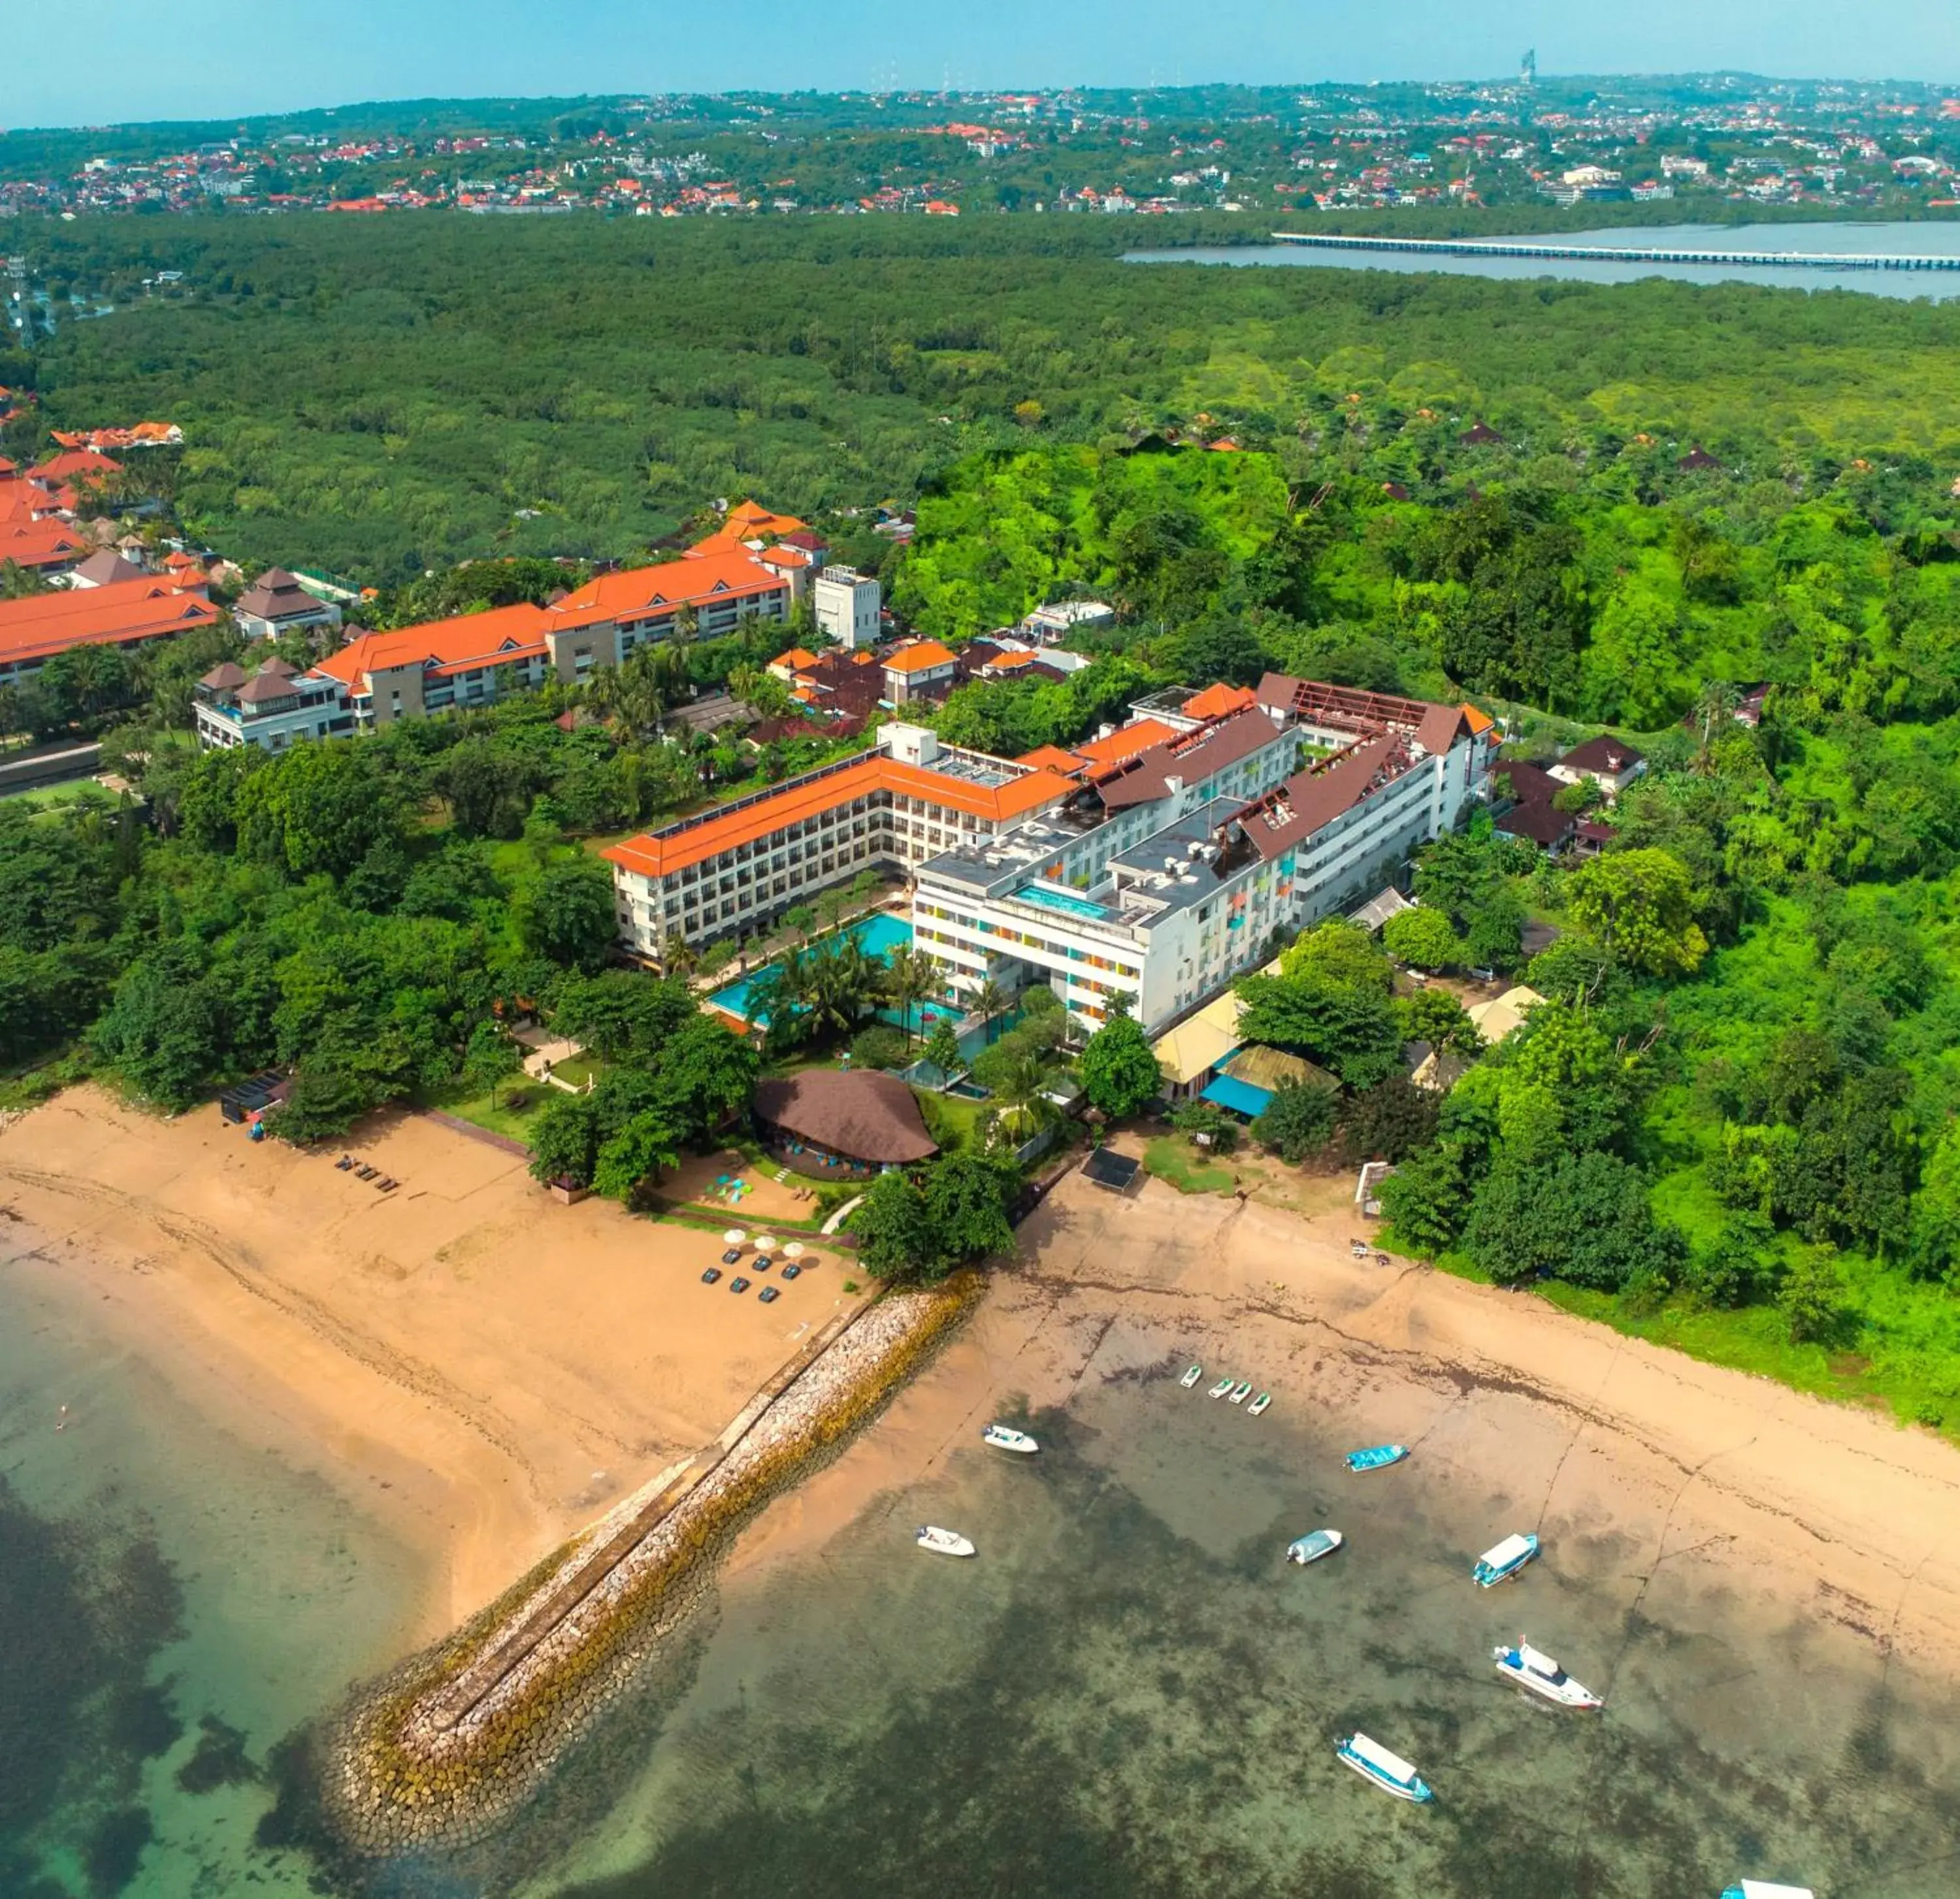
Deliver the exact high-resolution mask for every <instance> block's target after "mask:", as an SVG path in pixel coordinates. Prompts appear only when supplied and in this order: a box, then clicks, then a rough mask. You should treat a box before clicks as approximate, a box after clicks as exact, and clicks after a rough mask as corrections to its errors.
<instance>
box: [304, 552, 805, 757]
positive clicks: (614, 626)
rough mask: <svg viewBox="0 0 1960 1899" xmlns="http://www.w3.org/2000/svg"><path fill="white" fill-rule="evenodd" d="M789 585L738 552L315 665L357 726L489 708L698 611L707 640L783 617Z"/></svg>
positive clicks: (358, 644)
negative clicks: (335, 683)
mask: <svg viewBox="0 0 1960 1899" xmlns="http://www.w3.org/2000/svg"><path fill="white" fill-rule="evenodd" d="M790 602H791V585H790V583H789V581H788V580H787V579H785V578H784V577H783V576H782V575H781V574H778V573H776V572H772V570H771V569H768V568H767V567H765V566H763V565H762V564H761V563H760V562H759V561H758V560H757V559H756V558H755V557H754V556H752V555H750V554H749V553H746V551H743V550H739V549H738V550H736V551H735V552H733V553H725V552H724V553H709V554H705V555H702V556H699V557H698V558H696V557H693V556H689V557H687V558H684V559H679V560H670V561H663V562H661V563H660V565H659V566H654V567H639V568H635V569H632V570H631V571H629V572H625V573H619V574H603V575H600V576H599V578H597V579H595V580H593V581H590V582H588V583H587V585H585V586H584V587H581V588H579V589H578V591H577V592H576V593H572V594H566V595H565V597H563V598H562V599H561V600H557V601H553V602H552V604H550V605H549V606H546V607H535V606H532V605H530V604H519V605H517V606H514V607H494V608H492V610H490V611H489V612H488V613H463V614H460V615H459V616H458V617H457V618H455V619H453V620H431V621H428V622H427V623H425V624H424V625H422V626H403V627H401V628H399V629H397V630H396V631H395V632H387V633H361V634H359V635H358V636H356V637H355V638H354V639H351V640H350V641H349V642H348V644H347V645H345V646H343V647H342V648H341V649H340V650H339V652H337V653H334V654H332V655H329V657H328V658H326V659H323V660H322V661H320V663H319V664H318V665H317V667H316V668H314V670H315V671H317V672H320V673H323V674H327V675H328V676H329V677H332V678H334V679H337V680H339V682H340V683H341V684H342V686H343V687H345V688H346V691H347V695H348V702H349V705H350V707H351V709H352V712H353V715H354V718H355V725H356V726H357V727H358V729H360V730H361V731H367V730H368V729H369V728H371V727H374V726H377V725H390V724H392V723H393V722H394V721H395V720H396V719H398V718H423V717H425V715H428V714H429V713H431V712H449V711H453V710H455V709H458V708H468V707H469V706H487V705H488V704H490V703H492V702H493V701H494V700H495V699H498V698H500V697H501V696H503V695H504V693H510V692H517V691H528V690H532V689H533V688H535V687H539V686H542V685H543V683H545V682H546V680H548V679H555V680H560V681H562V683H565V684H566V685H571V684H574V683H577V682H578V681H579V680H583V679H584V678H585V677H587V675H588V674H590V672H591V671H592V669H593V668H594V667H595V666H616V665H618V664H619V662H620V661H622V660H623V659H624V658H626V657H627V655H628V654H630V653H632V652H634V651H635V649H636V648H639V647H641V646H643V645H648V644H649V643H651V642H654V641H656V640H661V639H670V638H671V637H672V636H673V634H674V633H675V632H676V631H677V630H678V629H679V627H680V626H682V625H683V623H684V622H685V620H686V617H688V616H692V624H693V628H694V630H695V632H697V633H698V635H699V636H701V637H702V639H715V638H718V637H719V636H721V635H722V634H724V633H730V632H733V631H734V630H735V629H737V627H738V626H743V625H744V624H746V623H747V622H748V621H749V620H786V619H788V617H789V610H790Z"/></svg>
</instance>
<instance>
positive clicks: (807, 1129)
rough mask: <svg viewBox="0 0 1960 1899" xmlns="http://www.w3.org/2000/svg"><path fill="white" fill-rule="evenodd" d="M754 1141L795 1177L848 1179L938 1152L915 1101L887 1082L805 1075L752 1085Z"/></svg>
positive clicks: (865, 1073) (851, 1075)
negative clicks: (756, 1135) (758, 1139)
mask: <svg viewBox="0 0 1960 1899" xmlns="http://www.w3.org/2000/svg"><path fill="white" fill-rule="evenodd" d="M755 1116H756V1126H757V1128H758V1129H759V1131H760V1133H761V1134H762V1139H763V1140H764V1141H765V1142H767V1143H768V1145H769V1146H770V1148H771V1149H773V1150H774V1151H775V1152H776V1153H777V1154H778V1155H780V1156H781V1158H782V1159H783V1160H784V1161H787V1162H788V1164H789V1165H790V1166H791V1167H793V1168H795V1169H796V1171H797V1172H798V1173H800V1174H809V1175H810V1176H812V1177H813V1178H815V1179H818V1180H826V1179H828V1180H835V1179H838V1178H839V1177H843V1178H845V1179H849V1178H851V1177H853V1176H863V1175H866V1174H877V1173H879V1172H880V1171H883V1169H884V1168H888V1167H902V1166H905V1165H908V1163H910V1162H912V1161H924V1160H929V1159H931V1157H932V1156H933V1155H935V1154H937V1152H939V1148H938V1145H937V1143H936V1142H934V1140H933V1139H932V1137H931V1135H929V1134H928V1133H927V1132H926V1131H925V1120H924V1117H923V1116H922V1115H921V1114H920V1113H919V1104H918V1097H917V1096H915V1094H913V1093H912V1090H911V1089H910V1088H908V1087H907V1086H906V1085H905V1083H904V1082H902V1081H900V1080H899V1079H898V1077H897V1076H896V1075H880V1074H878V1073H877V1072H875V1071H873V1070H870V1069H843V1070H837V1069H804V1070H803V1072H802V1073H800V1074H798V1075H784V1076H781V1077H780V1078H778V1079H773V1080H770V1081H765V1082H757V1083H756V1101H755Z"/></svg>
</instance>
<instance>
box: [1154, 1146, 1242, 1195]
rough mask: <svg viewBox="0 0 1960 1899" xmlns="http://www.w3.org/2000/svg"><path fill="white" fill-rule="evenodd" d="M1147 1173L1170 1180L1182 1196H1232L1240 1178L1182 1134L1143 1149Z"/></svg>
mask: <svg viewBox="0 0 1960 1899" xmlns="http://www.w3.org/2000/svg"><path fill="white" fill-rule="evenodd" d="M1144 1172H1145V1173H1146V1174H1154V1175H1155V1176H1156V1177H1157V1179H1159V1180H1160V1181H1167V1182H1168V1183H1169V1184H1170V1185H1171V1186H1173V1187H1176V1189H1177V1190H1178V1191H1179V1193H1230V1192H1231V1191H1232V1190H1233V1187H1236V1186H1237V1185H1238V1176H1237V1175H1236V1174H1234V1173H1233V1171H1232V1170H1231V1169H1230V1168H1229V1167H1220V1165H1218V1163H1217V1161H1214V1160H1213V1159H1212V1158H1211V1156H1210V1155H1207V1154H1205V1153H1204V1152H1203V1151H1202V1150H1201V1149H1198V1148H1195V1147H1193V1146H1192V1144H1191V1143H1190V1142H1188V1141H1187V1140H1186V1139H1185V1138H1184V1136H1182V1135H1181V1134H1166V1135H1165V1136H1162V1137H1161V1138H1160V1139H1157V1140H1154V1141H1153V1142H1151V1143H1150V1145H1149V1146H1148V1147H1147V1148H1145V1149H1144Z"/></svg>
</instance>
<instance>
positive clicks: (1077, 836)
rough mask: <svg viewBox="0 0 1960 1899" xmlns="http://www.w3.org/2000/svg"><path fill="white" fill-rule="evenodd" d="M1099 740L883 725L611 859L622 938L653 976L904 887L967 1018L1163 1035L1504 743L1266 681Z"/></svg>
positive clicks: (1399, 845)
mask: <svg viewBox="0 0 1960 1899" xmlns="http://www.w3.org/2000/svg"><path fill="white" fill-rule="evenodd" d="M1133 710H1134V712H1136V713H1137V715H1138V716H1137V717H1136V718H1134V719H1132V720H1131V722H1130V723H1129V724H1128V725H1125V726H1123V727H1121V728H1117V729H1115V730H1114V731H1108V732H1106V733H1104V734H1103V735H1101V736H1100V737H1099V738H1096V739H1095V740H1093V741H1090V743H1088V744H1085V745H1083V746H1080V747H1075V748H1073V749H1072V750H1062V749H1061V748H1060V747H1042V749H1041V750H1039V751H1036V752H1033V753H1030V754H1027V755H1026V757H1023V758H1020V759H1016V760H1004V759H993V758H988V757H984V756H982V755H981V754H974V753H968V752H961V751H958V750H953V749H950V748H945V747H940V745H939V743H938V741H937V739H936V738H934V735H933V734H931V732H929V731H925V730H924V729H923V728H919V727H917V726H909V725H897V726H893V725H887V726H886V728H884V730H883V733H882V734H881V735H880V749H878V750H874V751H871V752H868V753H866V754H863V755H861V757H858V758H855V759H852V760H846V761H845V762H843V763H841V764H838V765H835V766H830V767H829V768H827V769H826V770H825V771H823V772H820V773H810V774H809V775H808V776H806V777H803V778H801V779H793V780H791V781H790V782H788V783H786V784H784V785H778V786H776V787H775V788H774V789H772V790H771V791H768V792H763V793H761V794H759V795H757V796H756V797H754V798H748V799H744V800H742V801H738V802H737V804H735V805H727V806H724V807H722V808H720V809H718V810H716V811H712V812H709V813H705V814H703V815H702V816H701V817H696V818H692V819H687V820H683V822H682V823H680V824H675V825H670V826H669V827H667V828H666V829H664V830H660V831H658V832H655V833H651V834H650V835H647V836H641V837H638V838H635V839H632V840H629V841H628V842H627V843H624V844H622V845H619V846H616V847H615V848H614V849H612V850H610V851H609V852H607V853H606V855H607V856H608V857H609V859H611V860H612V862H613V876H614V883H615V888H616V897H617V899H618V913H619V925H620V934H621V937H622V941H623V942H624V943H625V945H626V946H627V947H628V948H629V949H631V950H632V951H634V952H635V953H636V954H639V955H641V956H645V957H658V956H659V955H660V954H661V952H662V951H663V948H664V947H665V945H667V942H669V941H670V939H671V938H673V936H674V935H686V937H688V938H689V939H691V940H698V939H705V938H711V937H714V936H717V935H726V934H727V933H730V932H733V931H737V930H747V929H753V928H755V927H756V926H759V925H760V924H762V923H764V922H768V921H769V920H771V919H773V918H775V917H776V916H780V915H781V913H782V912H783V911H784V910H786V909H788V907H789V906H791V905H792V904H794V903H799V902H801V901H803V900H804V899H806V898H807V897H809V896H810V894H811V893H812V892H813V891H816V890H819V889H821V888H823V887H824V886H826V885H827V884H833V883H835V882H838V881H841V880H843V879H845V878H850V877H851V876H854V875H856V874H857V873H858V871H861V870H863V869H866V868H887V867H891V868H901V869H902V870H904V871H906V872H907V873H908V875H910V877H911V878H912V926H913V938H914V942H915V945H916V947H917V948H919V949H921V950H923V951H925V952H927V953H928V954H930V955H931V957H932V958H933V959H934V961H935V962H936V963H937V964H938V965H939V966H940V968H941V969H942V970H943V971H944V973H945V977H946V990H945V995H946V996H947V999H953V1000H956V999H959V998H960V997H961V996H969V995H971V994H972V993H973V992H974V990H975V989H978V986H980V985H981V984H982V983H985V982H988V981H992V982H994V983H998V984H999V985H1000V986H1001V987H1002V988H1004V989H1007V990H1008V991H1009V992H1010V993H1013V992H1018V991H1019V990H1021V989H1026V988H1027V987H1029V986H1031V985H1032V984H1033V983H1047V984H1048V985H1049V986H1051V987H1052V988H1053V989H1055V992H1056V993H1058V995H1059V996H1061V999H1062V1001H1063V1002H1064V1004H1065V1005H1066V1006H1067V1007H1068V1008H1069V1009H1070V1010H1071V1012H1074V1014H1075V1015H1077V1016H1079V1017H1080V1018H1082V1019H1083V1021H1084V1022H1085V1024H1087V1025H1088V1026H1090V1027H1093V1025H1095V1024H1096V1023H1099V1021H1102V1020H1103V1017H1104V1015H1105V1014H1106V1009H1107V1005H1108V1002H1109V998H1110V997H1111V996H1112V995H1113V994H1115V993H1122V994H1123V995H1125V996H1127V997H1128V999H1129V1002H1130V1006H1131V1011H1132V1012H1133V1013H1134V1015H1136V1017H1137V1018H1138V1020H1139V1021H1141V1023H1142V1024H1143V1025H1144V1028H1145V1029H1146V1030H1147V1031H1150V1033H1152V1034H1155V1033H1156V1032H1157V1031H1159V1030H1160V1029H1161V1028H1163V1027H1165V1026H1166V1025H1168V1024H1169V1023H1171V1022H1173V1021H1175V1020H1176V1018H1178V1017H1179V1016H1180V1015H1183V1014H1184V1013H1185V1012H1187V1011H1188V1010H1189V1009H1190V1008H1192V1007H1194V1006H1195V1005H1197V1004H1198V1003H1200V1002H1203V1001H1204V1000H1205V999H1206V998H1208V996H1211V995H1212V994H1214V993H1216V992H1217V990H1219V989H1221V988H1223V986H1225V985H1226V984H1227V983H1229V982H1230V981H1232V980H1233V979H1234V978H1235V977H1238V976H1239V975H1241V974H1243V973H1244V972H1245V971H1246V970H1247V969H1249V968H1252V967H1256V966H1257V965H1258V964H1259V963H1260V962H1262V961H1264V960H1265V958H1266V957H1267V955H1268V954H1269V953H1270V951H1269V950H1268V945H1269V943H1270V941H1271V937H1272V935H1273V933H1274V932H1275V931H1276V930H1278V931H1284V932H1287V933H1289V934H1290V933H1291V932H1294V931H1297V930H1298V929H1301V928H1303V926H1306V925H1307V924H1309V923H1311V922H1314V921H1316V919H1319V918H1320V917H1322V916H1326V915H1328V914H1329V913H1332V912H1333V911H1334V910H1337V909H1338V908H1340V907H1341V906H1343V905H1344V903H1348V901H1349V900H1351V899H1352V898H1353V897H1354V896H1355V895H1357V894H1359V893H1362V892H1364V891H1370V890H1372V889H1373V888H1375V887H1379V884H1380V882H1381V881H1382V880H1383V877H1384V876H1385V875H1387V874H1388V873H1389V872H1390V871H1392V870H1393V869H1394V868H1395V867H1396V866H1397V865H1400V864H1401V863H1402V862H1403V861H1404V860H1405V859H1407V857H1408V855H1409V853H1410V852H1411V850H1412V849H1414V847H1415V846H1417V845H1418V844H1419V843H1423V842H1424V841H1425V840H1427V839H1430V838H1432V837H1434V836H1437V835H1439V834H1440V833H1442V832H1443V831H1445V830H1449V828H1450V827H1452V826H1453V825H1454V824H1456V821H1457V819H1458V818H1459V816H1460V815H1461V814H1462V811H1463V808H1464V807H1465V805H1466V804H1467V803H1468V802H1469V801H1471V800H1472V799H1473V798H1475V797H1477V796H1478V795H1480V794H1481V792H1483V790H1484V787H1485V784H1486V781H1487V779H1488V773H1489V768H1490V763H1491V758H1492V757H1493V756H1494V754H1495V751H1496V747H1497V733H1496V731H1495V730H1494V728H1493V727H1492V725H1491V722H1490V721H1489V720H1488V719H1487V718H1484V716H1483V715H1482V714H1481V713H1479V712H1475V711H1474V710H1473V709H1471V708H1469V707H1466V706H1431V705H1427V704H1424V703H1421V702H1420V701H1417V700H1412V699H1397V698H1392V697H1389V696H1384V695H1381V694H1376V693H1361V692H1354V691H1350V690H1346V689H1344V688H1341V687H1332V686H1321V685H1316V684H1314V683H1311V682H1308V681H1304V680H1293V679H1288V678H1285V677H1281V675H1278V674H1268V676H1267V677H1266V678H1265V680H1263V681H1262V683H1261V684H1260V687H1259V688H1258V691H1257V692H1256V693H1254V692H1252V691H1250V690H1246V689H1244V688H1239V687H1211V688H1209V689H1208V690H1206V691H1204V692H1202V693H1188V692H1185V691H1183V690H1177V691H1175V692H1173V693H1162V694H1158V695H1156V696H1153V698H1152V699H1149V700H1147V701H1144V703H1141V704H1140V705H1139V706H1137V707H1135V708H1134V709H1133Z"/></svg>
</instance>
